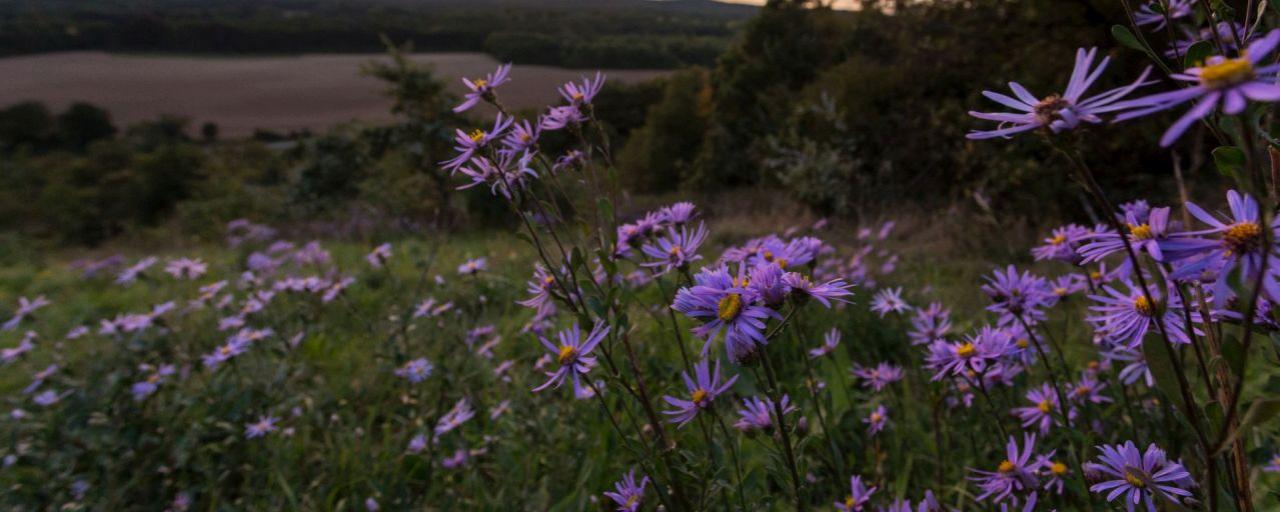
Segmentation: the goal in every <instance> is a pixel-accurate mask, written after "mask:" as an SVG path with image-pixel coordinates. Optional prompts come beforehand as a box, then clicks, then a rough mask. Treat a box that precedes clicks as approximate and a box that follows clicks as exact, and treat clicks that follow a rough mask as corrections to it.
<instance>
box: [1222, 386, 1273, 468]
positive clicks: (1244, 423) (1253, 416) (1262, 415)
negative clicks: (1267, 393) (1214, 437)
mask: <svg viewBox="0 0 1280 512" xmlns="http://www.w3.org/2000/svg"><path fill="white" fill-rule="evenodd" d="M1276 414H1280V397H1273V398H1259V399H1257V400H1254V401H1253V403H1252V404H1249V410H1248V411H1246V412H1245V413H1244V417H1243V418H1241V420H1240V426H1239V427H1237V428H1236V429H1235V430H1234V431H1233V432H1231V435H1229V436H1227V438H1226V439H1224V440H1223V441H1222V445H1221V446H1219V447H1218V450H1217V452H1215V455H1216V454H1218V453H1222V452H1223V451H1224V450H1226V449H1227V448H1228V447H1230V446H1231V444H1232V443H1234V442H1235V440H1236V438H1238V437H1240V436H1241V435H1243V434H1244V433H1245V432H1248V431H1249V430H1250V429H1252V428H1253V427H1255V426H1258V425H1261V424H1263V423H1266V422H1267V420H1270V419H1271V418H1274V417H1276Z"/></svg>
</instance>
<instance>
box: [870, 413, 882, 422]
mask: <svg viewBox="0 0 1280 512" xmlns="http://www.w3.org/2000/svg"><path fill="white" fill-rule="evenodd" d="M883 419H884V415H883V414H880V413H878V412H873V413H871V422H872V423H880V420H883Z"/></svg>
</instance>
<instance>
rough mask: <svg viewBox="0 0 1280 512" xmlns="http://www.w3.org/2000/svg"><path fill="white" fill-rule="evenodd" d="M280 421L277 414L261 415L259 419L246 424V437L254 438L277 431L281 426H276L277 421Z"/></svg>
mask: <svg viewBox="0 0 1280 512" xmlns="http://www.w3.org/2000/svg"><path fill="white" fill-rule="evenodd" d="M278 421H280V419H279V418H276V417H275V416H271V415H265V416H259V417H258V421H256V422H253V423H246V424H245V426H244V437H245V438H247V439H253V438H257V437H262V436H265V435H267V434H270V433H272V432H275V431H276V430H278V429H279V427H277V426H276V422H278Z"/></svg>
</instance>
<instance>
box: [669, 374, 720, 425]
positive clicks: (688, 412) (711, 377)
mask: <svg viewBox="0 0 1280 512" xmlns="http://www.w3.org/2000/svg"><path fill="white" fill-rule="evenodd" d="M693 370H694V377H693V378H690V377H689V373H688V372H684V373H682V374H681V375H682V376H683V377H684V386H685V389H687V390H689V400H685V399H682V398H676V397H673V396H670V395H668V396H664V397H662V399H663V400H666V402H667V403H668V404H671V406H672V407H675V408H674V409H670V410H666V411H662V413H663V414H668V415H670V416H671V422H672V423H679V424H680V426H684V425H685V424H686V423H688V422H690V421H692V420H693V417H694V416H697V414H698V412H699V411H701V410H703V409H706V408H708V407H711V406H712V404H713V402H715V399H716V397H718V396H720V395H721V394H723V393H724V392H725V391H728V390H729V388H730V387H731V386H733V383H734V382H735V381H737V380H738V376H737V375H734V376H733V377H730V378H729V380H727V381H724V382H721V381H720V362H719V361H716V368H715V371H711V370H710V364H709V363H708V362H707V360H705V359H704V360H702V361H701V362H699V363H698V364H696V365H694V367H693Z"/></svg>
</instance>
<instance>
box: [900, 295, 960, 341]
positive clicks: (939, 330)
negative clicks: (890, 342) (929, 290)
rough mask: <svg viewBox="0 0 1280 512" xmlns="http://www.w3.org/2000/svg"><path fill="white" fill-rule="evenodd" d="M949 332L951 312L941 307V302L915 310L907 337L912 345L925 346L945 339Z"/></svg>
mask: <svg viewBox="0 0 1280 512" xmlns="http://www.w3.org/2000/svg"><path fill="white" fill-rule="evenodd" d="M950 332H951V310H949V309H947V308H945V307H943V306H942V303H941V302H934V303H931V304H929V307H926V308H924V309H917V310H916V314H915V316H914V317H913V318H912V319H911V332H908V333H907V337H908V338H910V339H911V344H912V345H927V344H930V343H933V342H935V341H939V340H944V339H946V336H947V334H948V333H950Z"/></svg>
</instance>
